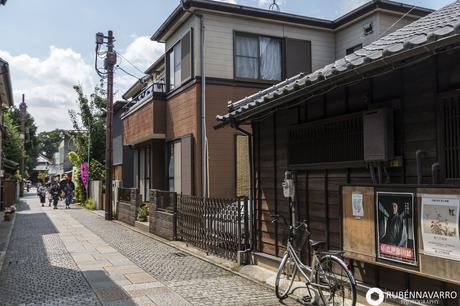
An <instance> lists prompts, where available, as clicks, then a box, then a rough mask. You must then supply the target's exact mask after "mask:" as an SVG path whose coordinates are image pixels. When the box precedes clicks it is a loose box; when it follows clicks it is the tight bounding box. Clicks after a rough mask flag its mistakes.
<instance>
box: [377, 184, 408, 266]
mask: <svg viewBox="0 0 460 306" xmlns="http://www.w3.org/2000/svg"><path fill="white" fill-rule="evenodd" d="M376 212H377V222H378V224H377V254H378V258H380V259H385V260H390V261H395V262H398V263H403V264H409V265H417V257H416V252H415V235H414V193H408V192H377V197H376Z"/></svg>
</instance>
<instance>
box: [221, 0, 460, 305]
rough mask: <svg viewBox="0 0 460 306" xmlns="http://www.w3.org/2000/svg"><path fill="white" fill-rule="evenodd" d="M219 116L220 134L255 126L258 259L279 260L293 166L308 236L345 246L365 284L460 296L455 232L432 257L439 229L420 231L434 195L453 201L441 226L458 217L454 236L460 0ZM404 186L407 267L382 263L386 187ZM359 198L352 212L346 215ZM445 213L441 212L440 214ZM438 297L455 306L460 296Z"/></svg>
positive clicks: (459, 162)
mask: <svg viewBox="0 0 460 306" xmlns="http://www.w3.org/2000/svg"><path fill="white" fill-rule="evenodd" d="M217 120H218V121H219V123H218V125H217V126H216V128H222V127H226V128H227V129H228V128H229V126H232V127H233V128H236V129H238V130H239V129H242V130H247V131H252V132H251V134H252V142H251V143H252V152H251V154H252V156H253V158H252V169H253V173H254V175H253V176H252V198H254V199H255V216H256V217H255V220H254V229H255V233H256V234H255V235H254V239H255V245H254V252H255V257H256V259H258V261H259V262H265V263H267V262H270V261H273V262H274V265H276V261H277V260H276V258H279V257H280V256H282V254H283V252H284V247H285V242H284V241H283V240H282V236H283V235H282V233H283V231H284V230H285V229H286V227H285V225H284V224H282V223H280V222H277V223H275V224H272V223H271V217H270V216H271V215H277V214H280V215H283V216H285V217H286V218H288V217H289V205H288V200H287V199H286V198H284V196H283V189H282V185H281V182H282V179H283V177H284V173H285V171H287V170H289V171H292V173H294V176H295V185H296V195H295V198H294V208H296V209H297V219H298V220H299V221H300V220H304V219H305V220H307V221H308V224H309V228H310V231H311V233H312V238H313V239H315V240H324V241H325V243H326V247H327V248H329V249H343V250H345V251H347V252H346V256H347V257H348V258H349V259H350V263H352V264H353V267H354V273H355V277H356V278H357V279H358V280H360V282H362V283H365V284H368V285H371V286H379V287H382V288H387V289H390V290H400V289H410V290H457V292H459V291H458V290H459V289H460V287H459V285H460V258H459V253H460V247H459V246H458V244H457V243H458V235H457V234H453V236H456V239H457V240H455V239H454V240H453V242H452V243H453V245H454V246H453V247H451V249H450V250H448V247H449V246H444V247H442V246H441V245H438V247H439V248H438V251H439V253H438V254H434V253H433V252H434V251H433V249H432V250H429V248H430V245H429V243H430V241H429V239H427V236H426V234H430V235H431V234H434V232H431V233H430V231H433V230H432V229H431V230H430V229H429V226H428V229H427V228H425V227H422V225H423V223H424V222H426V221H427V218H428V212H427V210H426V209H427V206H426V203H427V201H428V200H430V201H431V200H432V199H433V198H436V197H438V198H440V199H441V200H439V199H438V200H439V201H440V202H445V201H451V202H452V206H451V207H449V209H450V210H449V211H447V210H446V214H445V215H446V217H445V222H447V223H448V220H451V221H449V222H450V223H449V224H450V225H449V226H451V227H452V233H455V232H456V230H455V228H457V229H458V199H459V197H460V147H459V144H460V129H459V128H460V2H458V1H456V2H454V3H452V4H450V5H448V6H446V7H444V8H442V9H440V10H438V11H436V12H434V13H432V14H430V15H428V16H426V17H423V18H421V19H419V20H418V21H415V22H413V23H411V24H409V25H407V26H405V27H403V28H401V29H399V30H397V31H395V32H394V33H391V34H388V35H386V36H384V37H382V38H380V39H378V40H377V41H375V42H373V43H371V44H369V45H368V46H365V47H364V48H361V49H359V50H355V51H354V52H352V53H351V54H349V55H347V56H345V57H343V58H340V59H338V60H336V61H332V62H331V63H330V64H328V65H326V66H324V67H322V68H320V69H317V70H315V71H314V72H313V73H306V74H303V73H302V74H298V75H296V76H294V77H292V78H290V79H288V80H286V81H283V82H281V83H278V84H276V85H274V86H272V87H270V88H268V89H266V90H263V91H260V92H258V93H256V94H254V95H251V96H248V97H246V98H244V99H241V100H238V101H235V102H231V103H229V105H228V112H227V114H224V115H222V116H217ZM401 191H404V192H406V193H407V194H408V195H409V200H408V201H407V202H405V203H406V204H405V207H406V208H405V209H404V208H402V209H401V206H402V204H401V203H400V202H397V201H394V202H393V203H395V202H397V204H393V206H398V205H399V206H400V207H399V208H398V207H396V208H394V209H395V210H397V211H398V213H400V214H403V213H405V214H406V216H407V215H408V214H410V219H404V220H405V221H404V222H407V221H406V220H409V222H407V223H406V224H404V226H405V228H407V230H405V233H406V238H405V239H406V244H405V246H406V248H403V247H400V246H401V245H402V244H401V245H400V246H395V247H394V251H406V250H407V251H408V253H407V254H400V256H402V257H404V256H405V255H407V258H411V260H410V261H408V260H406V261H405V260H403V259H404V258H402V257H401V258H397V256H396V254H393V255H395V256H393V258H390V257H385V256H382V255H384V253H385V252H386V251H387V250H386V249H385V248H384V247H382V246H383V244H382V243H381V242H382V236H383V235H382V233H384V232H385V230H386V232H387V233H388V232H389V225H388V224H389V223H388V219H389V218H390V216H392V213H388V212H387V214H388V215H387V216H385V217H382V220H387V223H386V226H387V228H386V229H385V228H384V226H385V224H384V221H381V219H380V215H381V211H383V209H382V206H383V205H384V204H385V203H384V201H383V197H384V196H388V194H385V193H384V192H390V193H391V192H394V194H393V195H395V194H396V195H398V194H399V195H401ZM355 192H357V196H355V195H354V194H353V195H352V193H355ZM433 194H434V195H433ZM363 198H364V201H363ZM378 198H379V199H378ZM410 198H412V200H410ZM352 199H353V201H355V200H356V204H357V207H358V208H357V209H356V210H357V211H355V207H353V211H352V210H351V205H352ZM377 199H378V200H377ZM442 199H444V200H442ZM446 199H449V200H446ZM411 201H413V202H414V203H413V205H411V204H410V202H411ZM353 203H354V204H355V202H353ZM363 204H364V205H363ZM438 208H439V209H440V210H439V215H442V212H441V209H444V208H445V207H444V208H442V206H438ZM359 209H361V210H363V209H364V213H361V214H359V212H358V211H359ZM423 209H425V212H426V213H424V214H422V213H421V211H422V210H423ZM449 216H450V217H449ZM435 219H436V217H435ZM410 220H411V221H410ZM443 220H444V219H443ZM433 222H435V223H436V222H438V221H437V220H434V221H433ZM443 222H444V221H443ZM447 223H446V224H447ZM436 224H437V223H436ZM446 226H447V225H446ZM379 229H380V235H379ZM410 229H412V230H410ZM428 236H429V235H428ZM441 239H442V240H444V239H447V238H442V237H441ZM401 241H402V238H401ZM407 241H410V243H407ZM409 244H410V246H409ZM442 250H444V251H443V252H444V253H441V251H442ZM305 260H308V252H307V255H306V258H305ZM441 302H442V303H444V304H445V305H447V304H448V305H458V300H444V301H441Z"/></svg>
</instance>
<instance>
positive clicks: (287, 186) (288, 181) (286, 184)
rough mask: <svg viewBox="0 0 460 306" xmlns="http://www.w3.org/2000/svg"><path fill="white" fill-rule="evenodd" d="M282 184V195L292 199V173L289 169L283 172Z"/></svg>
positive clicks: (293, 192)
mask: <svg viewBox="0 0 460 306" xmlns="http://www.w3.org/2000/svg"><path fill="white" fill-rule="evenodd" d="M282 186H283V195H284V197H285V198H291V199H294V196H295V184H294V174H293V173H292V172H291V171H286V172H284V179H283V182H282Z"/></svg>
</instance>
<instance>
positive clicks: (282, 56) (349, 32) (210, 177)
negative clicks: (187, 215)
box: [122, 0, 431, 199]
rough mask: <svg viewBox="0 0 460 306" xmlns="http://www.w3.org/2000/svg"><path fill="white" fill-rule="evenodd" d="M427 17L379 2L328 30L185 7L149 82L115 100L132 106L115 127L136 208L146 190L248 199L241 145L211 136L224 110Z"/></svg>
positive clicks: (213, 6)
mask: <svg viewBox="0 0 460 306" xmlns="http://www.w3.org/2000/svg"><path fill="white" fill-rule="evenodd" d="M430 12H431V10H428V9H424V8H420V7H413V6H408V5H404V4H401V3H396V2H391V1H383V0H382V1H381V0H378V1H371V2H369V3H367V4H365V5H363V6H361V7H359V8H357V9H356V10H354V11H352V12H350V13H348V14H346V15H344V16H342V17H340V18H338V19H337V20H335V21H330V20H322V19H317V18H311V17H305V16H298V15H293V14H287V13H283V12H275V11H269V10H263V9H257V8H252V7H246V6H240V5H234V4H229V3H223V2H216V1H209V0H187V1H184V2H183V6H178V7H177V8H176V9H175V10H174V12H173V13H172V14H171V15H170V16H169V17H168V18H167V19H166V20H165V22H164V23H163V24H162V25H161V26H160V28H159V29H158V30H157V31H156V32H155V33H154V34H153V36H152V40H154V41H157V42H161V43H165V47H166V53H165V56H164V57H162V58H161V59H160V60H159V61H158V62H156V63H154V64H153V65H152V67H150V68H149V69H148V70H147V71H146V78H145V80H149V81H145V82H136V84H134V85H133V86H132V87H131V88H130V89H129V90H128V91H127V93H126V94H125V95H124V96H123V97H124V98H125V99H128V100H129V101H132V102H133V104H132V106H131V107H130V109H129V110H128V111H126V112H125V114H124V115H123V116H122V119H123V124H124V144H125V145H131V146H133V148H134V149H135V150H136V152H137V153H136V154H137V155H135V158H134V166H131V165H126V166H127V167H128V168H129V169H131V168H132V169H134V171H135V174H134V176H135V177H137V178H138V179H137V180H136V179H135V182H136V184H135V186H136V187H137V188H139V189H140V190H141V193H142V194H143V196H144V199H146V198H147V197H148V192H147V190H148V189H149V188H155V189H163V190H170V191H175V192H179V193H184V194H194V195H203V194H205V193H206V194H208V195H210V196H213V197H227V198H232V197H235V196H245V195H246V196H247V195H249V161H248V152H249V147H248V141H247V137H246V135H245V134H244V133H242V132H240V131H235V130H232V129H226V130H224V131H218V132H217V131H215V130H214V129H213V125H214V118H215V116H216V115H217V114H220V113H223V112H224V111H225V109H226V106H227V105H226V101H229V100H238V99H240V98H243V97H245V96H250V95H251V94H253V93H255V92H258V91H260V90H261V89H264V88H267V87H269V86H271V85H273V84H275V83H277V82H279V81H281V80H284V79H286V78H290V77H293V76H295V75H297V74H298V73H299V72H307V73H309V72H311V71H314V70H316V69H318V68H320V67H322V66H324V65H326V64H327V63H329V62H332V61H334V60H335V59H336V58H337V57H342V56H344V55H345V54H346V53H350V52H352V51H353V50H355V49H357V48H361V47H362V46H364V45H367V44H369V43H371V42H372V41H374V40H376V39H377V38H378V37H379V36H380V35H382V34H384V33H385V32H391V31H394V30H396V29H397V28H400V27H402V26H403V25H406V24H408V23H410V22H412V21H414V20H416V19H418V18H419V17H420V16H425V15H426V14H428V13H430ZM154 84H157V85H154ZM159 84H161V85H159ZM136 156H137V157H136ZM203 186H204V188H203Z"/></svg>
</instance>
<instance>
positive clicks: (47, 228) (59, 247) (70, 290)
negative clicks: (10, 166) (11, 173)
mask: <svg viewBox="0 0 460 306" xmlns="http://www.w3.org/2000/svg"><path fill="white" fill-rule="evenodd" d="M31 196H33V194H30V193H29V194H27V195H26V198H30V197H31ZM17 208H18V213H17V215H16V221H15V225H14V229H13V232H12V235H11V241H10V244H9V247H8V250H7V253H6V258H5V262H4V265H3V268H2V271H0V297H1V301H0V304H1V305H18V304H55V305H56V304H57V305H77V304H78V305H82V304H83V305H99V304H100V303H101V301H102V304H110V303H111V302H116V303H119V302H122V304H123V305H135V303H134V302H133V301H132V300H131V298H130V297H129V296H128V295H127V294H126V292H125V291H124V290H123V289H122V288H120V287H119V286H118V285H117V284H115V283H114V282H113V281H112V280H111V279H110V278H109V277H108V275H106V274H105V272H104V271H103V270H94V271H85V272H81V271H80V270H79V269H78V266H77V264H76V263H75V261H74V260H73V258H72V256H71V255H70V253H69V252H68V251H67V249H66V247H65V245H64V243H63V242H62V241H61V239H60V237H59V232H58V230H57V229H56V227H55V226H54V225H53V223H52V221H51V220H50V219H49V217H48V215H47V214H46V213H44V212H34V211H33V210H31V207H30V206H29V204H27V203H25V202H21V203H19V204H18V205H17ZM21 212H24V213H21ZM83 273H84V274H83ZM84 275H85V276H86V277H87V278H88V280H91V285H90V284H89V282H88V280H87V279H86V278H85V276H84Z"/></svg>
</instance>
